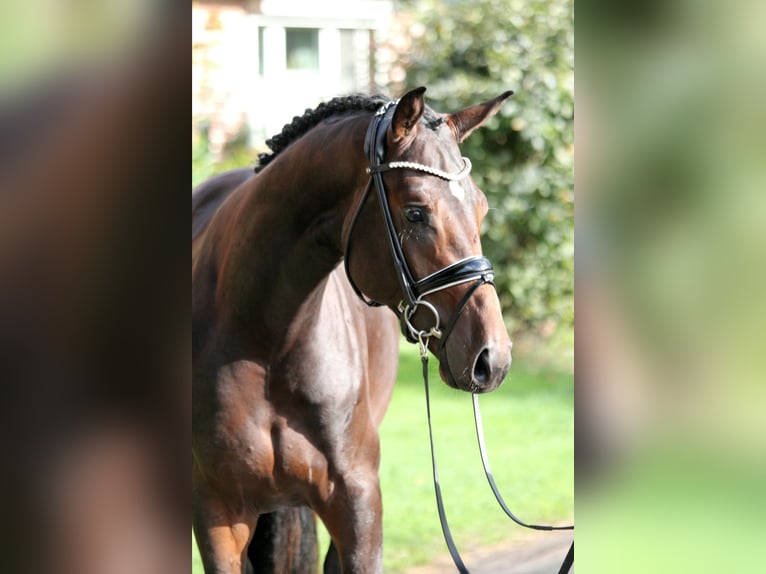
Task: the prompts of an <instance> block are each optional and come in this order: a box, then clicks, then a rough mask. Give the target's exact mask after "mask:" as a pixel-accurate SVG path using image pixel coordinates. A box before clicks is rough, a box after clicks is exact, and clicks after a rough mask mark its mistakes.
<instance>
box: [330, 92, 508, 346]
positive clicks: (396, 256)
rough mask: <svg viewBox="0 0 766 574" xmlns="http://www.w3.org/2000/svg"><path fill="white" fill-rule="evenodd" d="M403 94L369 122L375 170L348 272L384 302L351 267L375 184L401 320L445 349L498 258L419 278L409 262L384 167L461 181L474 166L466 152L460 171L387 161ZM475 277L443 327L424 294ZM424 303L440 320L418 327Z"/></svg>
mask: <svg viewBox="0 0 766 574" xmlns="http://www.w3.org/2000/svg"><path fill="white" fill-rule="evenodd" d="M398 102H399V100H393V101H390V102H388V103H386V104H384V105H383V106H382V107H381V108H380V110H378V112H377V113H376V114H375V115H374V116H373V118H372V121H371V122H370V126H369V127H368V128H367V136H366V137H365V142H364V152H365V155H367V158H368V160H369V163H370V165H369V167H368V168H367V173H369V174H370V182H369V183H368V184H367V187H366V189H365V191H364V193H363V194H362V197H361V199H360V200H359V203H358V205H357V207H356V211H355V212H354V216H353V219H352V220H351V224H350V226H349V231H348V235H347V237H346V245H345V257H344V261H345V268H346V276H347V277H348V280H349V283H351V287H352V288H353V289H354V292H355V293H356V294H357V296H358V297H359V298H360V299H361V300H362V301H364V302H365V303H366V304H367V305H368V306H370V307H378V306H381V303H378V302H376V301H373V300H371V299H368V298H366V297H365V296H364V294H363V293H362V291H361V290H360V289H359V287H358V286H357V284H356V283H355V282H354V280H353V278H352V277H351V271H350V269H349V251H350V247H351V236H352V235H353V232H354V227H355V225H356V220H357V219H358V218H359V214H360V212H361V211H362V207H363V206H364V204H365V202H366V201H367V197H368V196H369V194H370V190H371V188H372V187H373V185H374V187H375V191H376V192H377V197H378V203H379V204H380V209H381V212H382V213H383V222H384V224H385V228H386V237H387V239H388V246H389V248H390V250H391V256H392V258H393V261H394V268H395V269H396V276H397V279H398V280H399V286H400V287H401V290H402V300H401V301H400V302H399V305H398V306H397V310H398V312H399V320H400V322H401V327H402V333H403V334H404V336H405V337H406V338H407V340H408V341H409V342H411V343H415V342H419V343H420V345H421V347H422V348H424V347H425V345H426V344H427V342H428V339H429V338H430V337H435V338H437V339H439V351H441V350H442V349H443V348H444V345H445V342H446V340H447V338H448V337H449V334H450V333H451V332H452V329H453V328H454V326H455V323H456V322H457V319H458V317H459V316H460V313H461V312H462V310H463V309H464V308H465V306H466V304H467V303H468V300H469V299H470V297H471V295H473V293H474V292H475V291H476V289H478V288H479V287H481V286H482V285H484V284H485V283H490V284H492V285H494V283H493V280H494V277H495V276H494V272H493V270H492V263H490V261H489V259H487V258H486V257H482V256H472V257H466V258H465V259H461V260H460V261H456V262H455V263H452V264H450V265H448V266H446V267H444V268H443V269H440V270H439V271H436V272H435V273H431V274H430V275H428V276H426V277H423V278H422V279H419V280H416V279H415V277H414V275H413V273H412V271H411V270H410V267H409V265H408V264H407V259H406V258H405V256H404V251H403V249H402V245H401V243H400V242H399V239H398V234H397V231H396V226H395V225H394V220H393V217H392V215H391V206H390V205H389V202H388V195H387V194H386V188H385V185H384V183H383V176H382V173H383V172H385V171H391V170H394V169H409V170H414V171H419V172H422V173H425V174H427V175H431V176H434V177H438V178H440V179H444V180H447V181H460V180H461V179H463V178H465V177H467V176H468V174H469V173H470V172H471V162H470V160H469V159H468V158H465V157H464V158H463V161H464V166H463V168H462V169H461V170H460V171H459V172H457V173H454V174H452V173H447V172H445V171H442V170H440V169H437V168H434V167H430V166H427V165H423V164H420V163H415V162H409V161H392V162H388V163H384V159H385V155H386V132H387V130H388V127H389V126H390V125H391V122H392V120H393V116H394V113H395V111H396V105H397V104H398ZM471 281H473V282H474V284H473V285H472V286H471V287H470V288H469V289H468V291H467V292H466V294H465V295H464V296H463V298H462V299H461V300H460V302H459V303H458V305H457V306H456V307H455V309H454V311H453V312H452V316H451V317H450V319H449V321H448V322H447V325H446V326H445V327H444V329H441V328H440V318H439V313H438V311H437V310H436V308H435V307H434V306H433V305H432V304H431V303H429V302H428V301H426V300H425V299H424V297H426V296H428V295H431V294H432V293H436V292H438V291H443V290H444V289H449V288H450V287H454V286H455V285H461V284H462V283H468V282H471ZM420 306H423V307H425V308H427V309H428V310H430V311H431V313H432V314H433V316H434V324H433V325H432V326H431V327H430V329H418V328H417V327H415V326H414V325H413V324H412V316H413V315H414V314H415V311H416V310H417V308H418V307H420Z"/></svg>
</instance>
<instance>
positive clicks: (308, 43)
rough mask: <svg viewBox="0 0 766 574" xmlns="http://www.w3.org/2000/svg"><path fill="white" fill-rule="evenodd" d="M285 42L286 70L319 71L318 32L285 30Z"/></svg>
mask: <svg viewBox="0 0 766 574" xmlns="http://www.w3.org/2000/svg"><path fill="white" fill-rule="evenodd" d="M285 40H286V52H287V69H288V70H309V71H317V72H318V71H319V30H316V29H312V28H287V29H286V30H285Z"/></svg>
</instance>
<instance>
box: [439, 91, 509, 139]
mask: <svg viewBox="0 0 766 574" xmlns="http://www.w3.org/2000/svg"><path fill="white" fill-rule="evenodd" d="M511 94H513V92H512V91H510V90H509V91H507V92H503V93H502V94H500V95H499V96H497V97H496V98H494V99H491V100H488V101H486V102H483V103H481V104H476V105H475V106H470V107H468V108H465V109H463V110H460V111H459V112H455V113H454V114H449V115H448V116H447V123H448V124H449V125H450V127H451V128H452V130H453V131H454V132H455V137H457V141H458V142H462V141H463V140H464V139H465V138H467V137H468V136H469V135H471V132H472V131H473V130H475V129H476V128H478V127H479V126H481V125H483V124H484V122H486V121H487V120H488V119H489V118H491V117H492V116H494V115H495V113H496V112H497V110H499V109H500V106H501V105H503V102H504V101H505V99H506V98H507V97H508V96H510V95H511Z"/></svg>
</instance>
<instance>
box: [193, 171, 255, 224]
mask: <svg viewBox="0 0 766 574" xmlns="http://www.w3.org/2000/svg"><path fill="white" fill-rule="evenodd" d="M253 175H254V174H253V170H252V168H249V167H245V168H240V169H233V170H230V171H225V172H223V173H220V174H218V175H214V176H213V177H211V178H210V179H207V180H205V181H203V182H202V183H201V184H199V185H198V186H197V187H195V188H194V189H193V190H192V239H194V238H195V237H197V236H198V235H199V234H200V233H202V231H203V230H204V229H205V228H206V227H207V224H208V223H210V220H211V219H212V217H213V215H214V214H215V212H216V211H218V208H219V207H220V206H221V204H222V203H223V202H224V201H225V200H226V198H227V197H229V195H231V193H232V192H233V191H234V190H235V189H237V188H238V187H239V186H240V185H241V184H242V183H244V182H245V181H247V180H248V179H250V177H252V176H253Z"/></svg>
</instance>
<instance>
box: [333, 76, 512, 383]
mask: <svg viewBox="0 0 766 574" xmlns="http://www.w3.org/2000/svg"><path fill="white" fill-rule="evenodd" d="M424 92H425V88H418V89H415V90H412V91H410V92H408V93H407V94H406V95H405V96H404V97H402V98H401V100H400V101H399V102H398V104H396V106H395V107H393V106H391V109H389V110H387V111H386V112H385V113H383V114H380V115H378V116H376V118H374V119H373V124H372V126H371V128H370V130H369V132H368V136H367V147H368V148H374V147H375V146H377V148H378V150H377V153H378V156H379V157H378V158H377V159H376V157H375V154H376V150H375V149H372V150H369V149H368V151H369V153H368V158H369V162H370V166H371V171H372V172H373V174H375V173H376V172H377V173H378V174H379V176H378V177H379V179H378V182H377V183H378V185H377V186H376V187H377V188H378V200H379V201H367V202H366V205H367V206H368V207H366V208H364V206H363V208H361V209H360V211H359V212H358V213H357V214H356V216H355V217H354V219H353V220H350V221H351V223H349V225H350V227H351V228H350V229H349V235H350V232H352V231H353V234H354V236H353V244H354V245H353V251H352V252H351V253H347V263H348V265H349V276H350V277H353V282H355V283H356V284H357V285H358V286H359V288H360V289H361V291H363V292H364V293H365V294H366V295H368V296H370V297H372V298H373V299H374V300H376V301H379V302H381V303H383V304H386V305H388V306H389V307H391V308H392V309H394V310H395V311H396V312H397V314H399V315H400V317H402V316H403V322H402V324H403V330H404V332H405V334H406V335H408V336H409V338H410V339H412V340H416V339H417V338H418V335H420V336H421V338H422V339H423V341H424V342H425V340H427V341H428V347H429V348H430V350H431V351H432V352H433V353H434V354H435V355H436V356H437V357H438V358H439V361H440V373H441V376H442V378H443V379H444V380H445V382H446V383H447V384H448V385H450V386H452V387H455V388H458V389H462V390H466V391H473V392H486V391H491V390H493V389H495V388H497V387H498V385H500V383H501V382H502V380H503V378H504V377H505V375H506V373H507V372H508V369H509V368H510V365H511V342H510V339H509V337H508V333H507V331H506V328H505V324H504V322H503V316H502V314H501V310H500V302H499V300H498V297H497V294H496V292H495V289H494V287H493V285H492V283H491V281H492V277H493V276H492V269H491V265H490V264H489V262H488V261H487V260H486V259H485V258H483V257H481V253H482V250H481V242H480V239H479V231H480V227H481V223H482V220H483V219H484V216H485V215H486V213H487V209H488V206H487V199H486V197H485V196H484V194H483V193H482V192H481V190H480V189H479V188H478V187H477V186H476V185H475V183H474V182H473V180H472V179H471V177H470V175H468V172H470V162H467V161H465V160H464V158H463V157H462V156H461V154H460V150H459V148H458V144H459V143H460V142H462V141H463V140H464V139H465V138H466V137H468V135H469V134H470V133H471V132H472V131H473V130H474V129H476V128H477V127H479V126H480V125H482V124H483V123H484V122H485V121H486V120H487V119H488V118H489V117H491V116H492V115H493V114H494V113H495V112H496V111H497V110H498V109H499V107H500V105H501V104H502V102H503V100H505V98H507V97H508V96H509V95H510V94H511V92H506V93H504V94H502V95H500V96H498V97H497V98H495V99H493V100H489V101H487V102H484V103H481V104H477V105H474V106H471V107H468V108H466V109H464V110H461V111H459V112H456V113H453V114H439V113H436V112H434V111H433V110H431V109H430V108H427V107H426V105H425V103H424V101H423V93H424ZM376 131H377V133H376ZM381 181H382V184H383V185H382V187H383V191H382V192H381V191H380V189H379V188H380V185H379V184H380V183H381ZM381 194H382V197H383V202H384V203H385V202H387V204H388V207H386V206H385V205H381V201H380V199H381ZM373 205H374V206H375V207H374V208H373V207H372V206H373ZM381 211H383V212H384V213H385V212H386V211H388V213H389V215H390V217H389V219H388V223H387V222H386V216H385V215H384V216H383V217H381ZM356 219H358V221H356ZM386 228H388V229H386ZM354 229H355V230H354ZM388 237H392V238H393V241H390V242H389V239H388ZM389 243H392V244H393V245H391V244H389ZM397 244H398V245H397ZM397 251H398V253H399V256H398V255H397ZM391 253H393V265H392V255H391ZM398 257H401V258H402V259H403V260H404V262H403V264H399V262H397V258H398ZM402 267H403V268H404V269H402ZM408 282H409V283H410V285H408Z"/></svg>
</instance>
